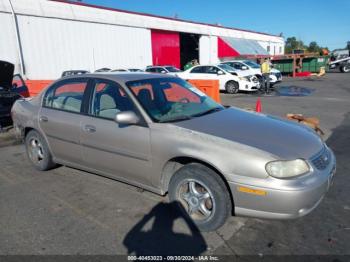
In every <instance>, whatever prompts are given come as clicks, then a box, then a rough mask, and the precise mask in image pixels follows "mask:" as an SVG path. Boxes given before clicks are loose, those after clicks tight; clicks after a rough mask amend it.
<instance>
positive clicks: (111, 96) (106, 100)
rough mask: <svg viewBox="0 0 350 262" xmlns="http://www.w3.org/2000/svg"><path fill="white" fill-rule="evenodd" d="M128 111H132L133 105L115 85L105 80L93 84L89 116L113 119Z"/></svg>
mask: <svg viewBox="0 0 350 262" xmlns="http://www.w3.org/2000/svg"><path fill="white" fill-rule="evenodd" d="M129 110H134V106H133V103H132V101H130V99H129V97H128V96H127V95H126V94H125V93H124V91H123V90H122V89H121V87H120V86H119V85H118V84H117V83H115V82H112V81H106V80H97V81H96V82H95V89H94V94H93V99H92V106H91V109H90V114H91V115H93V116H97V117H103V118H108V119H114V117H115V115H116V114H117V113H118V112H122V111H129Z"/></svg>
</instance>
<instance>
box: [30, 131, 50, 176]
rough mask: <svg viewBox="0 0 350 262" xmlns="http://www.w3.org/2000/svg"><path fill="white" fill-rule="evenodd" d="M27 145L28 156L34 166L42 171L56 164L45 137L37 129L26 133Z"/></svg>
mask: <svg viewBox="0 0 350 262" xmlns="http://www.w3.org/2000/svg"><path fill="white" fill-rule="evenodd" d="M25 145H26V151H27V156H28V159H29V160H30V162H31V163H32V164H33V165H34V167H35V168H36V169H38V170H40V171H45V170H49V169H51V168H53V167H55V166H56V164H55V163H54V162H53V161H52V155H51V153H50V150H49V147H48V146H47V144H46V141H45V139H44V138H43V137H42V136H41V135H40V134H39V132H37V131H36V130H31V131H29V133H28V134H27V135H26V138H25Z"/></svg>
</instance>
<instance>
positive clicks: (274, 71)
mask: <svg viewBox="0 0 350 262" xmlns="http://www.w3.org/2000/svg"><path fill="white" fill-rule="evenodd" d="M271 73H281V71H279V70H277V69H275V68H271Z"/></svg>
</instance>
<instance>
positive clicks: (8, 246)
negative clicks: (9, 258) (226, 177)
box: [0, 73, 350, 261]
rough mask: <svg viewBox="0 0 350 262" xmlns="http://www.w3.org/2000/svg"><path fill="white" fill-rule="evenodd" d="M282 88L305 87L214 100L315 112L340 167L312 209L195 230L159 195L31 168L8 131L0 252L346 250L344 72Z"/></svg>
mask: <svg viewBox="0 0 350 262" xmlns="http://www.w3.org/2000/svg"><path fill="white" fill-rule="evenodd" d="M281 87H287V88H290V87H292V89H291V90H292V92H294V93H293V94H295V92H297V91H298V90H300V88H308V89H310V90H312V92H311V94H310V95H308V96H280V95H278V94H277V93H276V92H272V94H271V95H268V96H265V95H257V94H248V93H239V94H236V95H228V94H221V100H222V103H223V104H225V105H234V106H237V107H241V108H252V109H253V108H255V103H256V101H257V99H258V98H260V99H261V102H262V110H263V113H268V114H274V115H278V116H281V117H284V116H285V114H287V113H301V114H304V115H305V116H315V117H319V119H320V123H321V128H322V129H323V130H324V132H325V136H324V139H325V140H326V141H327V144H328V145H329V146H330V147H331V148H332V149H333V150H334V152H335V154H336V157H337V174H336V176H335V178H334V183H333V185H332V187H331V188H330V191H329V192H328V193H327V195H326V197H325V198H324V200H323V202H322V203H321V204H320V206H319V207H318V208H317V209H316V210H314V211H313V212H312V213H311V214H309V215H307V216H305V217H303V218H300V219H297V220H290V221H275V220H260V219H252V218H242V217H232V218H230V219H229V220H228V221H227V223H226V224H225V225H224V226H223V227H222V228H220V229H219V230H217V231H215V232H210V233H200V232H197V231H195V230H193V229H192V227H191V221H188V219H186V218H184V217H183V216H182V215H181V214H177V213H176V212H175V211H174V209H173V208H172V206H171V204H169V203H168V202H167V198H166V197H161V196H158V195H155V194H153V193H150V192H147V191H143V190H140V189H138V188H136V187H133V186H130V185H127V184H124V183H121V182H117V181H114V180H111V179H108V178H105V177H101V176H97V175H94V174H90V173H87V172H83V171H80V170H75V169H72V168H68V167H59V168H57V169H54V170H51V171H48V172H39V171H36V170H35V169H34V168H32V166H31V165H30V163H29V162H28V160H27V158H26V155H25V151H24V147H23V145H21V144H16V143H15V141H14V140H13V135H12V133H11V131H10V132H9V133H5V134H0V255H4V254H6V255H8V254H22V255H28V254H32V255H38V254H50V255H52V254H58V255H76V254H84V255H89V254H94V255H101V254H105V255H109V254H163V255H175V254H187V255H200V254H202V255H204V254H213V255H236V256H241V255H246V254H249V255H259V256H264V255H269V254H283V255H292V254H308V255H315V254H316V255H323V254H333V255H340V254H349V255H350V197H349V192H350V175H349V173H350V172H349V171H350V161H349V159H350V74H339V73H332V74H327V75H326V76H324V77H322V78H317V77H315V78H311V79H287V78H286V79H284V81H283V82H282V83H280V84H278V85H277V86H276V89H277V90H278V88H281ZM286 139H288V138H286ZM344 261H346V260H344Z"/></svg>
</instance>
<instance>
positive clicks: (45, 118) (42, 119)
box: [39, 116, 49, 122]
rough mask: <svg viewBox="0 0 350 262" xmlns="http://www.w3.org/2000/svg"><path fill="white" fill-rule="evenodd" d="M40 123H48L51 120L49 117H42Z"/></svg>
mask: <svg viewBox="0 0 350 262" xmlns="http://www.w3.org/2000/svg"><path fill="white" fill-rule="evenodd" d="M39 121H40V122H48V121H49V119H48V118H47V116H41V117H39Z"/></svg>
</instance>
